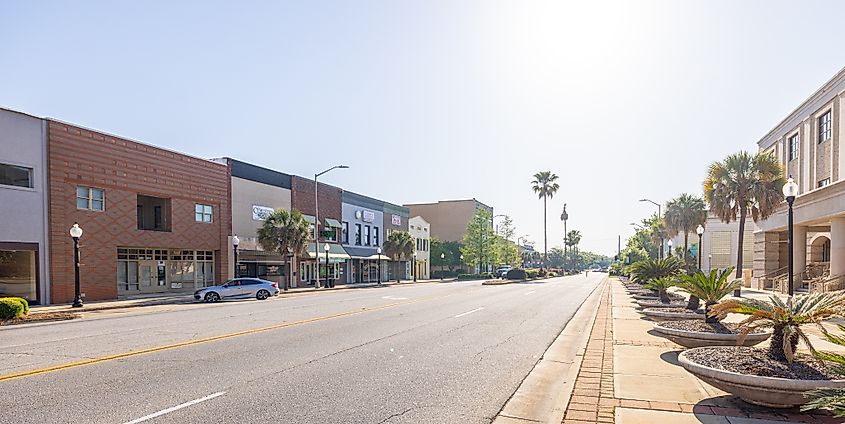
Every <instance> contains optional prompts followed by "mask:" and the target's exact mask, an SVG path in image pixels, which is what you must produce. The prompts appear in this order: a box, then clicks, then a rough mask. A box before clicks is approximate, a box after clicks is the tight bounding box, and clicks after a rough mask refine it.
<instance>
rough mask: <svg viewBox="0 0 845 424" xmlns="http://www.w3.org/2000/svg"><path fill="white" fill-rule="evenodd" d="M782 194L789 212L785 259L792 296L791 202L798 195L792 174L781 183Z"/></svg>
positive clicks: (793, 260) (793, 265)
mask: <svg viewBox="0 0 845 424" xmlns="http://www.w3.org/2000/svg"><path fill="white" fill-rule="evenodd" d="M783 195H784V197H786V203H788V204H789V213H788V214H787V222H786V225H787V245H788V247H787V248H788V249H789V260H788V261H787V264H788V266H787V272H788V273H789V297H790V298H792V294H793V290H794V289H793V281H792V280H793V278H794V276H793V275H792V274H793V273H794V267H795V258H794V248H795V245H794V241H793V236H794V235H793V233H792V203H793V202H795V196H797V195H798V184H795V180H793V179H792V176H790V177H789V179H788V180H786V184H784V185H783Z"/></svg>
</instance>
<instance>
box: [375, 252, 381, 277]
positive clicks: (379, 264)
mask: <svg viewBox="0 0 845 424" xmlns="http://www.w3.org/2000/svg"><path fill="white" fill-rule="evenodd" d="M376 252H377V253H378V285H381V248H380V247H379V248H378V249H376Z"/></svg>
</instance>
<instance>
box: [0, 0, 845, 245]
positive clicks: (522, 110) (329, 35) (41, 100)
mask: <svg viewBox="0 0 845 424" xmlns="http://www.w3.org/2000/svg"><path fill="white" fill-rule="evenodd" d="M843 16H845V3H843V2H836V1H800V2H799V1H793V2H783V1H768V0H766V1H741V2H740V1H679V0H667V1H618V2H606V1H589V2H587V1H578V2H563V1H543V2H540V1H523V0H520V1H510V2H500V1H489V0H479V1H453V0H448V1H445V0H444V1H416V2H411V1H373V2H368V1H356V2H323V1H299V2H280V1H263V2H207V1H203V2H154V1H143V2H129V1H119V2H114V1H110V2H95V1H87V2H59V1H56V2H37V1H33V2H3V3H2V4H0V40H2V43H0V63H2V66H0V105H1V106H5V107H9V108H12V109H17V110H22V111H25V112H29V113H33V114H35V115H41V116H51V117H55V118H59V119H62V120H66V121H70V122H74V123H77V124H80V125H84V126H88V127H92V128H95V129H99V130H103V131H108V132H111V133H115V134H118V135H122V136H126V137H130V138H133V139H137V140H140V141H144V142H148V143H151V144H155V145H159V146H164V147H168V148H171V149H175V150H178V151H183V152H186V153H190V154H193V155H196V156H201V157H217V156H231V157H235V158H238V159H241V160H244V161H249V162H252V163H256V164H259V165H263V166H267V167H270V168H275V169H278V170H281V171H285V172H289V173H294V174H299V175H303V176H309V175H313V173H314V172H315V170H322V169H324V168H326V167H328V166H331V165H334V164H337V163H346V164H348V165H350V166H351V169H349V170H342V171H334V172H333V173H331V174H329V175H327V176H326V180H327V181H328V182H330V183H332V184H335V185H338V186H341V187H344V188H347V189H350V190H353V191H356V192H359V193H362V194H366V195H370V196H373V197H377V198H381V199H384V200H388V201H391V202H394V203H412V202H423V201H433V200H438V199H456V198H470V197H475V198H478V199H479V200H481V201H482V202H485V203H487V204H489V205H492V206H494V207H495V208H496V212H497V213H506V214H509V215H511V216H512V217H513V219H514V221H515V224H516V226H517V229H518V234H519V235H525V234H528V235H530V236H531V239H533V240H534V241H536V242H538V243H537V246H538V247H539V248H542V235H543V227H542V216H543V211H542V203H541V202H540V201H538V200H537V199H536V196H535V195H534V194H533V193H532V192H531V191H530V184H529V182H530V181H531V179H532V174H534V173H535V172H537V171H540V170H551V171H553V172H555V173H557V174H558V175H560V176H561V180H560V183H561V189H560V191H559V192H558V194H557V195H556V196H555V197H554V198H553V199H552V200H551V202H550V203H549V218H550V219H549V234H550V237H549V244H550V246H555V245H561V244H562V242H561V239H562V233H563V225H562V223H561V222H560V221H559V219H558V218H559V215H560V210H561V208H562V206H563V203H564V202H566V203H567V204H568V205H569V206H568V208H567V209H568V211H569V215H570V220H569V223H568V224H569V225H568V226H569V228H570V229H579V230H581V232H582V233H583V241H582V250H593V251H598V252H602V253H608V254H610V253H614V252H615V250H616V236H617V235H618V234H621V235H622V236H623V238H624V237H627V236H629V235H630V234H631V233H632V230H631V227H630V226H629V225H628V223H630V222H631V221H638V220H639V219H640V218H642V217H645V216H646V215H648V214H649V213H651V212H652V209H653V207H652V206H650V205H648V204H642V203H638V202H637V199H639V198H641V197H649V198H652V199H654V200H658V201H665V200H667V199H669V198H671V197H673V196H675V195H677V194H679V193H681V192H684V191H686V192H691V193H695V194H700V192H701V182H702V180H703V178H704V173H705V170H706V166H707V165H708V164H709V163H710V162H711V161H713V160H717V159H720V158H722V157H723V156H725V155H726V154H729V153H733V152H735V151H738V150H740V149H749V150H753V149H755V148H756V141H757V140H758V139H759V138H760V137H762V136H763V135H764V134H765V133H766V132H767V131H768V130H769V129H771V128H772V127H773V126H774V125H775V124H777V123H778V122H779V121H780V120H781V119H782V118H783V117H784V116H785V115H786V114H788V113H789V112H791V111H792V110H793V109H794V108H795V107H796V106H797V105H798V104H799V103H800V102H801V101H803V100H804V99H805V98H806V97H808V96H809V95H810V94H811V93H812V92H813V91H814V90H815V89H816V88H818V87H819V86H820V85H821V84H823V83H824V82H825V81H827V79H829V78H830V77H831V76H832V75H833V74H834V73H836V72H837V71H838V70H839V69H841V68H842V67H843V66H845V55H843V50H842V46H841V42H842V40H845V25H843V22H845V21H843Z"/></svg>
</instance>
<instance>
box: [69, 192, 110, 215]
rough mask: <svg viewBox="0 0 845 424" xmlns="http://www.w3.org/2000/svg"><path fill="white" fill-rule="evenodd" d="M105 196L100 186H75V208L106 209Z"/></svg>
mask: <svg viewBox="0 0 845 424" xmlns="http://www.w3.org/2000/svg"><path fill="white" fill-rule="evenodd" d="M105 196H106V193H105V191H104V190H103V189H101V188H91V187H76V208H77V209H88V210H91V211H103V210H105V209H106V202H105V200H106V199H105Z"/></svg>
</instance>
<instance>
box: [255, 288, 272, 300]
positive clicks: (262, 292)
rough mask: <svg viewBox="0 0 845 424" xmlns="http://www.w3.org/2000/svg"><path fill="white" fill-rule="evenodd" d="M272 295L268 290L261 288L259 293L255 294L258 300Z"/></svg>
mask: <svg viewBox="0 0 845 424" xmlns="http://www.w3.org/2000/svg"><path fill="white" fill-rule="evenodd" d="M268 297H270V292H268V291H267V290H259V291H258V293H256V294H255V298H256V299H258V300H264V299H267V298H268Z"/></svg>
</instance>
